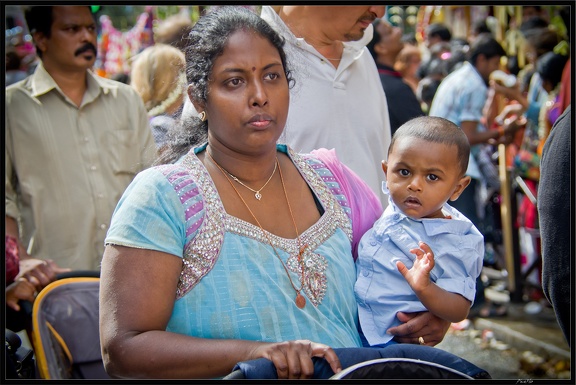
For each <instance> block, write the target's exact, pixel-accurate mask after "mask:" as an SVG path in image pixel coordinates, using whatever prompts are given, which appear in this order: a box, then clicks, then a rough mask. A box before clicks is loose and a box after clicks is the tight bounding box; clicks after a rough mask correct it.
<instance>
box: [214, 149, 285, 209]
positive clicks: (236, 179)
mask: <svg viewBox="0 0 576 385" xmlns="http://www.w3.org/2000/svg"><path fill="white" fill-rule="evenodd" d="M206 153H208V151H206ZM210 158H212V157H210ZM212 160H214V159H212ZM277 168H278V162H276V163H274V171H272V175H270V178H268V180H267V181H266V183H264V186H262V187H260V189H258V190H254V189H253V188H251V187H249V186H246V185H245V184H244V183H243V182H242V181H241V180H240V179H238V178H236V177H235V176H234V175H232V174H231V173H230V172H228V171H226V170H224V169H222V170H224V171H226V173H227V174H228V175H229V176H230V178H232V179H234V180H235V181H236V182H238V183H240V184H241V185H242V186H244V187H246V188H247V189H248V190H250V191H252V192H253V193H254V197H255V198H256V199H258V200H260V199H262V194H261V193H260V191H262V190H264V187H266V186H267V185H268V183H269V182H270V181H271V180H272V177H273V176H274V174H276V169H277Z"/></svg>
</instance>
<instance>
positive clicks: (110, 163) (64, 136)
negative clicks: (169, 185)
mask: <svg viewBox="0 0 576 385" xmlns="http://www.w3.org/2000/svg"><path fill="white" fill-rule="evenodd" d="M25 17H26V22H27V24H28V28H29V30H30V32H31V34H32V37H33V38H34V43H35V45H36V51H37V54H38V56H39V57H40V59H41V62H40V63H39V64H38V66H37V68H36V70H35V71H34V73H33V74H32V75H30V76H29V77H28V78H26V79H24V80H22V81H20V82H18V83H15V84H13V85H11V86H10V87H8V88H6V111H5V112H6V115H5V127H6V131H5V133H6V150H5V151H6V152H5V154H6V166H5V167H6V168H5V169H6V176H5V178H6V213H5V214H6V236H7V238H8V237H10V239H11V240H13V241H15V242H16V243H17V245H18V251H19V257H20V259H21V260H23V261H26V260H27V258H30V257H33V258H35V259H37V260H49V259H51V260H53V261H54V262H55V263H56V264H57V265H59V266H62V267H68V268H71V269H73V270H98V269H99V268H100V260H101V258H102V254H103V252H104V237H105V235H106V231H107V229H108V224H109V222H110V217H111V215H112V212H113V211H114V208H115V207H116V204H117V202H118V200H119V198H120V196H121V195H122V193H123V192H124V189H125V188H126V186H128V184H129V183H130V182H131V181H132V178H133V177H134V176H135V175H136V173H138V172H139V171H141V170H142V169H144V168H146V167H148V166H149V165H150V164H151V162H152V161H153V158H154V157H155V156H156V146H155V144H154V139H153V137H152V134H151V130H150V128H149V126H148V118H147V116H146V110H145V109H144V104H143V102H142V100H141V98H140V96H139V95H138V94H137V93H136V92H135V91H134V90H133V89H132V88H131V87H129V86H127V85H124V84H121V83H119V82H115V81H111V80H109V79H105V78H101V77H99V76H97V75H95V74H94V73H93V72H92V71H91V67H92V66H93V65H94V62H95V60H96V55H97V52H96V51H97V50H96V46H97V36H96V23H95V21H94V18H93V15H92V13H91V11H90V7H88V6H34V7H29V8H27V9H26V11H25ZM40 262H42V261H40Z"/></svg>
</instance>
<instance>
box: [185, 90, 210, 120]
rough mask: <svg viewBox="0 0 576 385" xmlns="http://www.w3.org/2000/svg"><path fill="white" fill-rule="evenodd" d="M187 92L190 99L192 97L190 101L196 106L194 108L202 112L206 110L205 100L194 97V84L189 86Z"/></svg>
mask: <svg viewBox="0 0 576 385" xmlns="http://www.w3.org/2000/svg"><path fill="white" fill-rule="evenodd" d="M186 93H187V94H188V99H190V102H191V103H192V105H193V106H194V109H195V110H196V112H197V113H200V112H202V111H204V109H205V108H206V104H205V103H204V102H200V101H198V100H197V99H196V98H195V97H194V87H193V86H192V85H189V86H188V88H187V90H186Z"/></svg>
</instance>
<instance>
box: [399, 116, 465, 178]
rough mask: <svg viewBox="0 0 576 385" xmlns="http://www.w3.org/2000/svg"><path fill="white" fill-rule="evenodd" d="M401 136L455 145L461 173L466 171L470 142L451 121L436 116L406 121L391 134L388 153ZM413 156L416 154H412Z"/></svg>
mask: <svg viewBox="0 0 576 385" xmlns="http://www.w3.org/2000/svg"><path fill="white" fill-rule="evenodd" d="M402 138H419V139H422V140H425V141H427V142H432V143H442V144H447V145H456V147H457V148H458V163H460V171H461V174H462V175H464V174H465V173H466V170H467V169H468V160H469V157H470V142H469V141H468V137H467V136H466V134H465V133H464V131H462V130H461V129H460V127H458V126H457V125H455V124H454V123H452V122H451V121H449V120H447V119H444V118H440V117H437V116H419V117H417V118H414V119H411V120H409V121H407V122H406V123H404V124H403V125H402V126H400V127H399V128H398V130H396V132H395V133H394V135H393V136H392V141H391V142H390V147H389V148H388V155H390V153H391V152H392V150H393V148H394V143H396V141H397V140H399V139H402ZM424 151H425V150H424ZM414 156H418V155H417V154H414Z"/></svg>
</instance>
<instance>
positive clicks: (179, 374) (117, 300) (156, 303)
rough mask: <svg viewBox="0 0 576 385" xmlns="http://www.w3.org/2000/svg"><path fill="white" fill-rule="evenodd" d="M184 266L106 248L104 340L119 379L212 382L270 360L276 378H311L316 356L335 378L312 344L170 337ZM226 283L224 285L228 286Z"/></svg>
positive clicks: (159, 256) (141, 252)
mask: <svg viewBox="0 0 576 385" xmlns="http://www.w3.org/2000/svg"><path fill="white" fill-rule="evenodd" d="M181 268H182V260H181V259H180V258H178V257H176V256H174V255H170V254H167V253H163V252H159V251H152V250H145V249H136V248H129V247H122V246H113V245H108V246H107V247H106V249H105V251H104V257H103V260H102V270H101V280H100V341H101V346H102V357H103V361H104V365H105V367H106V371H107V372H108V374H109V375H110V376H112V377H115V378H166V379H167V378H188V379H190V378H215V377H221V376H225V375H227V374H228V373H230V372H231V371H232V368H233V367H234V365H235V364H236V363H238V362H240V361H246V360H251V359H256V358H267V359H269V360H271V361H272V362H273V363H274V365H275V366H276V369H277V372H278V377H279V378H309V377H310V376H311V375H312V374H313V372H314V366H313V363H312V360H311V357H324V358H326V360H327V361H328V362H330V365H331V367H332V370H334V371H335V372H338V371H340V362H339V360H338V358H337V356H336V354H335V353H334V351H333V350H332V349H331V348H330V347H328V346H326V345H323V344H318V343H314V342H310V341H285V342H278V343H264V342H257V341H245V340H221V339H203V338H195V337H190V336H186V335H181V334H177V333H171V332H167V331H166V330H165V329H166V325H167V323H168V321H169V319H170V316H171V314H172V310H173V307H174V301H175V298H176V287H177V283H178V278H179V274H180V271H181ZM223 284H224V283H223Z"/></svg>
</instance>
